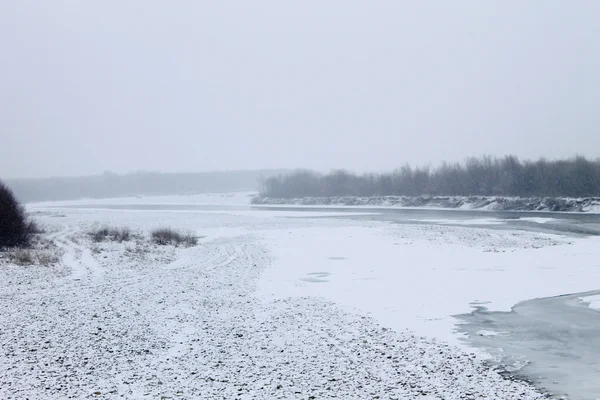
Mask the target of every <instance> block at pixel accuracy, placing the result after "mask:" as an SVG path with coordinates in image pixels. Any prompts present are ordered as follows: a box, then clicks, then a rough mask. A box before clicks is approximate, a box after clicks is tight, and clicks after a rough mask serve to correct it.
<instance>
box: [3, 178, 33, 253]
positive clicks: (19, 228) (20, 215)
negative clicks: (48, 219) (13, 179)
mask: <svg viewBox="0 0 600 400" xmlns="http://www.w3.org/2000/svg"><path fill="white" fill-rule="evenodd" d="M40 232H41V230H40V228H39V227H38V226H37V224H36V223H35V222H33V221H30V220H29V219H28V218H27V213H26V212H25V209H24V208H23V206H22V205H21V204H19V202H18V201H17V199H16V197H15V195H14V194H13V192H12V190H10V189H9V188H8V186H6V185H5V184H3V183H2V182H0V248H3V247H27V246H29V245H31V241H32V239H33V236H34V235H35V234H36V233H40Z"/></svg>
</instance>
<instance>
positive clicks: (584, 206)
mask: <svg viewBox="0 0 600 400" xmlns="http://www.w3.org/2000/svg"><path fill="white" fill-rule="evenodd" d="M252 204H254V205H301V206H353V207H390V208H440V209H464V210H481V211H542V212H543V211H548V212H582V213H600V197H586V198H566V197H565V198H562V197H487V196H416V197H411V196H378V197H357V196H342V197H301V198H274V197H255V198H253V199H252Z"/></svg>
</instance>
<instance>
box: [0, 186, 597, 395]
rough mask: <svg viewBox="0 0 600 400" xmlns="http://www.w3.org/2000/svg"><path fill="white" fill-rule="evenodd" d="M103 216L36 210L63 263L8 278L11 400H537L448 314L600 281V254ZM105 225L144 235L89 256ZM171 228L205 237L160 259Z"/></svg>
mask: <svg viewBox="0 0 600 400" xmlns="http://www.w3.org/2000/svg"><path fill="white" fill-rule="evenodd" d="M224 198H225V199H229V200H232V199H233V198H234V197H229V196H224ZM149 201H152V200H149ZM166 201H167V200H165V199H163V200H160V201H159V200H156V203H152V204H164V203H165V202H166ZM168 201H173V199H170V200H168ZM180 201H181V202H179V203H177V200H175V202H174V203H173V204H187V203H185V201H186V200H181V199H180ZM188 201H189V199H188ZM236 201H237V200H236ZM240 201H241V200H240ZM198 202H201V200H198ZM233 202H234V201H233V200H232V201H231V203H233ZM109 203H110V204H123V203H118V202H116V201H114V200H111V201H110V202H109ZM217 203H218V201H217ZM74 204H76V203H74ZM102 204H103V203H102V202H98V203H97V205H98V206H99V207H98V209H57V208H53V207H52V204H43V205H31V206H30V210H31V211H33V212H34V215H35V218H36V219H37V220H38V221H40V222H41V223H42V224H43V225H44V226H45V227H46V229H47V234H46V235H47V236H48V237H49V238H51V239H52V240H54V241H55V243H56V244H57V246H58V247H59V249H60V251H61V252H62V253H63V256H62V262H61V263H59V264H57V265H54V266H28V267H23V266H16V265H0V327H1V328H0V346H1V349H0V398H2V399H24V398H29V399H53V398H69V397H71V398H106V399H112V398H127V399H138V398H153V399H154V398H157V399H160V398H183V399H198V398H203V399H204V398H207V399H212V398H219V399H230V398H240V399H271V398H282V399H287V398H298V399H310V398H314V399H320V398H342V399H367V398H369V399H370V398H381V399H413V398H419V399H479V398H486V399H499V400H500V399H537V398H542V397H543V395H542V394H540V393H539V392H537V391H536V389H534V388H532V387H530V386H529V385H527V384H526V383H523V382H520V381H513V380H509V379H505V378H504V377H503V376H501V375H500V374H499V373H498V372H496V371H494V370H493V369H491V368H490V367H487V366H485V364H484V362H483V359H484V358H485V357H484V356H485V355H483V354H479V353H478V352H475V351H474V350H472V349H468V348H466V347H464V346H465V345H463V344H460V343H459V341H458V340H457V338H458V336H457V334H456V333H454V324H455V320H454V319H453V318H452V317H451V316H452V315H454V314H459V313H464V312H469V311H470V310H471V307H472V306H473V305H476V304H486V305H487V307H489V308H490V309H492V310H495V309H498V310H508V309H510V307H511V306H513V305H514V304H515V303H517V302H519V301H521V300H526V299H530V298H533V297H538V296H550V295H558V294H562V293H570V292H578V291H585V290H591V289H596V287H593V284H594V283H595V282H598V281H599V278H600V262H599V261H597V260H598V257H597V255H598V250H597V249H598V248H599V247H598V244H599V243H598V240H597V239H596V238H588V239H579V238H578V239H573V238H569V239H567V238H564V237H559V236H551V235H546V234H537V233H531V232H519V231H508V230H490V229H484V228H481V227H477V226H474V227H463V226H443V225H423V224H419V225H411V224H401V225H397V224H388V223H384V222H374V221H361V220H352V219H329V218H317V219H309V218H298V217H299V216H300V214H299V213H298V212H297V211H289V212H288V211H280V212H276V211H249V210H235V209H227V208H223V210H206V211H202V210H194V211H181V210H180V211H177V212H174V211H172V210H163V211H156V210H153V211H152V210H101V205H102ZM129 204H137V203H135V202H134V203H129ZM204 204H206V203H204ZM301 215H302V216H307V214H301ZM325 215H326V214H324V213H318V214H316V215H315V216H320V217H323V216H325ZM336 215H338V214H336ZM102 224H111V225H114V226H127V227H130V228H132V229H133V230H134V231H135V232H138V234H139V235H140V237H139V238H136V239H134V240H133V241H131V242H124V243H113V242H103V243H99V244H98V243H92V241H91V240H90V239H89V237H88V236H87V235H86V232H88V231H89V230H90V229H91V228H92V227H94V226H100V225H102ZM161 226H170V227H177V228H180V229H183V230H190V231H193V232H195V233H196V234H197V235H201V236H203V238H202V239H201V240H200V243H199V245H198V246H195V247H190V248H174V247H169V246H165V247H162V246H156V245H154V244H152V243H151V242H150V241H149V239H148V234H149V232H150V230H151V229H153V228H156V227H161ZM491 334H494V333H493V332H492V333H491ZM455 345H458V346H460V347H455Z"/></svg>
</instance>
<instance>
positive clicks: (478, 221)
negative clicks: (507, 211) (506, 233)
mask: <svg viewBox="0 0 600 400" xmlns="http://www.w3.org/2000/svg"><path fill="white" fill-rule="evenodd" d="M412 221H415V222H428V223H434V224H444V225H500V224H505V223H506V220H502V219H498V218H472V219H413V220H412Z"/></svg>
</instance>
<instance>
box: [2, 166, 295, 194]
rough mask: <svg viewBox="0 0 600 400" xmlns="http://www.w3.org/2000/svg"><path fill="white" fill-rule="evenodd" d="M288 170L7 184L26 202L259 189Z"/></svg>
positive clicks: (14, 181)
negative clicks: (261, 183) (262, 181)
mask: <svg viewBox="0 0 600 400" xmlns="http://www.w3.org/2000/svg"><path fill="white" fill-rule="evenodd" d="M283 172H284V170H260V171H220V172H219V171H217V172H199V173H155V172H137V173H132V174H124V175H118V174H114V173H111V172H106V173H104V174H103V175H97V176H84V177H67V178H40V179H12V180H7V181H6V183H7V184H8V186H10V187H11V188H12V189H13V191H14V193H15V194H16V196H17V198H18V199H19V200H20V201H22V202H34V201H50V200H71V199H80V198H105V197H122V196H138V195H174V194H182V195H185V194H197V193H210V192H213V193H223V192H235V191H243V190H256V189H257V182H258V181H259V179H260V178H264V177H269V176H273V175H277V174H281V173H283Z"/></svg>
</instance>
